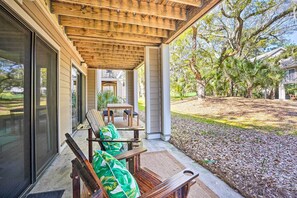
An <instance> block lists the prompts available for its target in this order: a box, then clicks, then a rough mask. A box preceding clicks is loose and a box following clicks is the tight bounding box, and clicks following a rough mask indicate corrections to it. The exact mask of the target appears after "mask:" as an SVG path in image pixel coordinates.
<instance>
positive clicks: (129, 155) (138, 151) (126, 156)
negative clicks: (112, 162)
mask: <svg viewBox="0 0 297 198" xmlns="http://www.w3.org/2000/svg"><path fill="white" fill-rule="evenodd" d="M146 151H147V149H146V148H143V147H141V148H135V149H132V150H129V151H126V152H124V153H122V154H119V155H116V156H114V157H115V158H116V159H117V160H122V159H129V158H132V157H134V156H137V155H140V154H141V153H144V152H146Z"/></svg>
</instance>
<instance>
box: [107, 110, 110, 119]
mask: <svg viewBox="0 0 297 198" xmlns="http://www.w3.org/2000/svg"><path fill="white" fill-rule="evenodd" d="M109 121H110V109H109V107H108V108H107V122H108V123H109Z"/></svg>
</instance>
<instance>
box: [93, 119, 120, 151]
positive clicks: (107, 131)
mask: <svg viewBox="0 0 297 198" xmlns="http://www.w3.org/2000/svg"><path fill="white" fill-rule="evenodd" d="M99 133H100V139H101V140H114V139H118V138H121V136H120V134H119V132H118V131H117V129H116V128H115V126H114V125H113V124H112V123H109V124H108V125H107V126H104V127H101V128H100V131H99ZM103 146H104V148H105V150H118V151H123V149H124V147H123V143H122V142H103Z"/></svg>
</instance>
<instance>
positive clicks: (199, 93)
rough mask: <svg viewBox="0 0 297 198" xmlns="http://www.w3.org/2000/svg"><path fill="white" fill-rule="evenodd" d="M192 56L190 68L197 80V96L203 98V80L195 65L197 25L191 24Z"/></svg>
mask: <svg viewBox="0 0 297 198" xmlns="http://www.w3.org/2000/svg"><path fill="white" fill-rule="evenodd" d="M192 31H193V35H192V43H193V45H192V58H191V60H190V68H191V71H192V72H193V73H194V75H195V79H196V81H197V88H196V89H197V97H198V98H204V97H205V88H204V87H205V86H204V82H203V80H202V76H201V73H200V71H199V70H198V68H197V67H196V50H197V27H195V26H192Z"/></svg>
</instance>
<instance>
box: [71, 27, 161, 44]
mask: <svg viewBox="0 0 297 198" xmlns="http://www.w3.org/2000/svg"><path fill="white" fill-rule="evenodd" d="M65 32H66V34H67V35H69V36H82V37H89V38H101V39H109V40H110V39H112V40H121V41H132V42H135V41H136V42H143V43H155V44H158V43H161V39H160V38H157V37H150V36H142V35H136V34H126V33H116V32H108V31H99V30H92V29H83V28H73V27H67V28H66V29H65Z"/></svg>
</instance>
